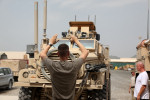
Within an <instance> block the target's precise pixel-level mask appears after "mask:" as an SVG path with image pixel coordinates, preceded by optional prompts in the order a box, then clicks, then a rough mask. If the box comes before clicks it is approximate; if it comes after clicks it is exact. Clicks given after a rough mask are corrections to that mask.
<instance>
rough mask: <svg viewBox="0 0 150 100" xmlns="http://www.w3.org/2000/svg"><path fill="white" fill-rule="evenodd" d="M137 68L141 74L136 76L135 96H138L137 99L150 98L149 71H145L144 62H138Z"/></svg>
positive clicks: (144, 99)
mask: <svg viewBox="0 0 150 100" xmlns="http://www.w3.org/2000/svg"><path fill="white" fill-rule="evenodd" d="M136 68H137V70H138V71H139V75H138V76H137V78H136V84H135V89H134V97H136V98H137V100H149V89H148V80H149V77H148V74H147V72H146V71H145V68H144V64H143V63H142V62H141V61H139V62H137V63H136Z"/></svg>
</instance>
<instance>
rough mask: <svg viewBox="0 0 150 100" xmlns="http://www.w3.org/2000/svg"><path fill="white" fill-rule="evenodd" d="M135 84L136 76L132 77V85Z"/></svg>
mask: <svg viewBox="0 0 150 100" xmlns="http://www.w3.org/2000/svg"><path fill="white" fill-rule="evenodd" d="M133 86H135V76H132V77H131V87H133Z"/></svg>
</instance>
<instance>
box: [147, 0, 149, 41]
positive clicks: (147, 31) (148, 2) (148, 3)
mask: <svg viewBox="0 0 150 100" xmlns="http://www.w3.org/2000/svg"><path fill="white" fill-rule="evenodd" d="M147 39H149V0H148V17H147Z"/></svg>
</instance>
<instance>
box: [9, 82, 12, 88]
mask: <svg viewBox="0 0 150 100" xmlns="http://www.w3.org/2000/svg"><path fill="white" fill-rule="evenodd" d="M11 88H12V82H11V81H10V82H9V89H11Z"/></svg>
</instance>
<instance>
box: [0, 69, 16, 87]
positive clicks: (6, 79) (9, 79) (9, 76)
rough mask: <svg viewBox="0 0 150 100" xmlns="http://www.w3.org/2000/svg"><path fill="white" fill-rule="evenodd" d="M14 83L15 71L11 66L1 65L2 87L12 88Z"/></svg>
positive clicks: (0, 83) (0, 78)
mask: <svg viewBox="0 0 150 100" xmlns="http://www.w3.org/2000/svg"><path fill="white" fill-rule="evenodd" d="M13 83H14V78H13V73H12V71H11V69H10V68H7V67H0V87H3V88H4V87H6V88H7V89H11V88H12V86H13Z"/></svg>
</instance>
